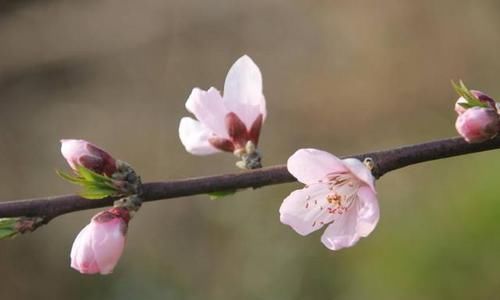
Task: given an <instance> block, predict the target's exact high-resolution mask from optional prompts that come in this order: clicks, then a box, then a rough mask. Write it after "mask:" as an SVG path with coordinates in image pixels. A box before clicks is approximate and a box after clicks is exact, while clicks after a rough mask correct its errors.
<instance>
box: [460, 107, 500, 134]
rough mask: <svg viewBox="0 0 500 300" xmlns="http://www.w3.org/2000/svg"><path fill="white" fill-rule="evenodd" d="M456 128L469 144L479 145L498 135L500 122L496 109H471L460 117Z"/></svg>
mask: <svg viewBox="0 0 500 300" xmlns="http://www.w3.org/2000/svg"><path fill="white" fill-rule="evenodd" d="M455 127H456V129H457V131H458V133H459V134H460V135H461V136H462V137H463V138H464V139H465V140H466V141H467V142H469V143H479V142H484V141H486V140H489V139H491V138H494V137H495V136H496V135H497V134H498V130H499V129H500V120H499V117H498V114H497V111H496V109H492V108H484V107H471V108H469V109H467V110H466V111H464V112H463V113H461V114H460V115H459V116H458V118H457V121H456V123H455Z"/></svg>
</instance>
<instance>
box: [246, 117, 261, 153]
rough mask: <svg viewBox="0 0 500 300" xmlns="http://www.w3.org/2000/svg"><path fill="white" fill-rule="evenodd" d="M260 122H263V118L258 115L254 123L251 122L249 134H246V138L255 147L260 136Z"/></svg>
mask: <svg viewBox="0 0 500 300" xmlns="http://www.w3.org/2000/svg"><path fill="white" fill-rule="evenodd" d="M262 121H263V116H262V114H260V115H259V116H258V117H257V118H256V119H255V121H253V124H252V127H251V128H250V132H249V133H248V136H249V138H250V140H251V141H252V142H253V144H254V145H255V147H257V145H258V144H259V136H260V129H261V127H262Z"/></svg>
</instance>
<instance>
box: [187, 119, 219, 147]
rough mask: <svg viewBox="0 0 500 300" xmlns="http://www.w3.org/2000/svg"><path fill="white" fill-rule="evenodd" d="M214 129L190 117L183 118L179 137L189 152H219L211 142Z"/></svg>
mask: <svg viewBox="0 0 500 300" xmlns="http://www.w3.org/2000/svg"><path fill="white" fill-rule="evenodd" d="M213 136H214V135H213V133H212V131H210V130H209V129H208V128H207V127H206V126H204V125H203V124H201V123H200V122H199V121H196V120H194V119H192V118H189V117H184V118H182V119H181V122H180V124H179V137H180V139H181V142H182V144H183V145H184V147H185V148H186V150H187V151H188V152H189V153H192V154H195V155H208V154H213V153H217V152H219V150H218V149H216V148H215V147H214V146H212V144H210V142H209V138H211V137H213Z"/></svg>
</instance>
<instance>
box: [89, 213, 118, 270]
mask: <svg viewBox="0 0 500 300" xmlns="http://www.w3.org/2000/svg"><path fill="white" fill-rule="evenodd" d="M123 226H126V225H125V222H124V221H123V220H122V219H121V218H115V219H113V220H111V221H109V222H105V223H96V230H94V231H93V236H92V249H94V253H95V260H96V262H97V265H98V266H99V271H100V273H101V274H110V273H111V272H112V271H113V269H114V268H115V266H116V264H117V263H118V260H119V259H120V257H121V255H122V253H123V249H124V247H125V235H124V232H123Z"/></svg>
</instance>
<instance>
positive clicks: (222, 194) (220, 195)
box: [208, 190, 238, 200]
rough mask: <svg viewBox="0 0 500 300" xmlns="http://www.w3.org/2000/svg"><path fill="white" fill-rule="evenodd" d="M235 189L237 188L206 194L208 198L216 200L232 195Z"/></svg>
mask: <svg viewBox="0 0 500 300" xmlns="http://www.w3.org/2000/svg"><path fill="white" fill-rule="evenodd" d="M237 191H238V190H227V191H217V192H212V193H208V196H209V197H210V200H217V199H220V198H223V197H226V196H231V195H234V194H236V192H237Z"/></svg>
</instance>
